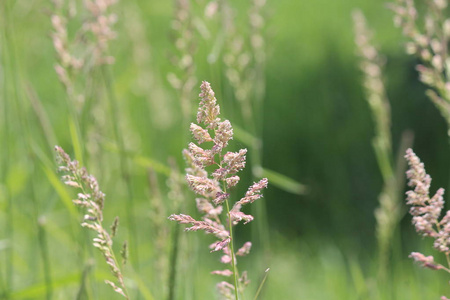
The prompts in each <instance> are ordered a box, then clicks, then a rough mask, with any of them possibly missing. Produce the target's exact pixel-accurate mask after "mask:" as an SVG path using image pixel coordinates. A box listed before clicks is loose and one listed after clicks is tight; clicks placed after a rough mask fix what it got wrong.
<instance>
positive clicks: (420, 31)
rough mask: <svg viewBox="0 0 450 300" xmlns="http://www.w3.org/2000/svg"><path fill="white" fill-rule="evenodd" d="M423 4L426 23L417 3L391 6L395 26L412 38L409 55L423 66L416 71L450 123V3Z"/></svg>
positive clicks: (401, 1) (406, 1) (410, 0)
mask: <svg viewBox="0 0 450 300" xmlns="http://www.w3.org/2000/svg"><path fill="white" fill-rule="evenodd" d="M424 5H425V8H426V11H425V15H424V17H423V18H422V19H423V20H419V15H418V12H417V9H416V7H415V5H414V0H396V2H395V4H392V5H391V8H392V10H393V11H394V12H395V17H394V23H395V24H396V25H397V26H399V27H401V28H402V29H403V34H404V35H405V36H406V37H408V38H409V42H408V43H407V44H406V52H407V53H408V54H414V55H416V56H418V57H419V58H420V59H421V61H422V63H423V64H420V65H417V71H419V74H420V80H421V81H422V82H423V83H425V84H427V85H428V86H430V87H432V88H433V89H434V90H429V91H427V94H428V96H429V97H430V99H431V100H432V101H433V102H434V103H435V105H436V106H437V107H438V108H439V110H440V111H441V113H442V114H443V115H444V117H445V118H446V119H447V121H448V122H450V115H449V113H448V110H449V109H450V82H449V81H448V78H447V76H446V75H445V74H446V73H447V72H448V67H449V65H448V62H446V60H447V57H448V51H447V50H448V42H449V39H450V18H448V13H447V8H448V3H447V1H446V0H430V1H426V4H424ZM422 23H423V26H422ZM438 94H439V95H438Z"/></svg>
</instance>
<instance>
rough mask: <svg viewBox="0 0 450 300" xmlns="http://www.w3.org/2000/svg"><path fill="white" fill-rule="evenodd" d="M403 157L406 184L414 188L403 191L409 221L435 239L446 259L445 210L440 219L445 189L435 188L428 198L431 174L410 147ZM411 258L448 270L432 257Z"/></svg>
mask: <svg viewBox="0 0 450 300" xmlns="http://www.w3.org/2000/svg"><path fill="white" fill-rule="evenodd" d="M405 158H406V160H407V161H408V164H409V170H408V171H407V172H406V176H407V177H408V179H409V182H408V185H409V186H410V187H412V188H414V189H413V190H410V191H407V192H406V195H407V198H406V200H407V204H408V205H411V208H410V210H409V212H410V214H411V215H412V216H413V219H412V222H413V224H414V226H415V227H416V231H417V232H418V233H420V234H422V235H423V236H428V237H432V238H434V245H433V246H434V248H436V249H437V250H438V251H440V252H443V253H444V254H445V255H446V257H447V259H448V258H449V255H450V211H447V212H446V214H445V215H444V216H443V217H442V218H441V219H440V220H439V218H440V215H441V212H442V209H443V207H444V200H443V194H444V189H442V188H440V189H438V190H437V191H436V193H435V194H434V196H432V197H431V198H430V184H431V177H430V175H428V174H427V173H426V171H425V167H424V164H423V163H422V162H420V159H419V158H418V157H417V155H416V154H415V153H414V152H413V151H412V150H411V149H408V150H406V155H405ZM410 257H411V258H413V259H414V260H415V261H416V262H419V263H421V264H422V266H423V267H426V268H430V269H433V270H440V269H443V270H446V271H448V272H450V270H448V269H447V268H445V267H444V266H442V265H440V264H438V263H435V262H434V258H433V257H432V256H425V255H423V254H421V253H418V252H413V253H411V255H410Z"/></svg>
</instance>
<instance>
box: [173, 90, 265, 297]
mask: <svg viewBox="0 0 450 300" xmlns="http://www.w3.org/2000/svg"><path fill="white" fill-rule="evenodd" d="M200 88H201V93H200V95H199V96H200V105H199V109H198V113H197V124H191V127H190V129H191V132H192V135H193V137H194V139H195V141H196V143H190V144H189V147H188V150H184V152H183V154H184V156H185V160H186V162H187V164H188V168H187V169H186V172H187V175H186V181H187V182H188V185H189V187H190V188H191V189H192V190H193V191H194V192H195V193H196V194H197V195H199V196H200V197H199V198H197V199H196V202H197V208H198V210H199V212H200V213H202V214H203V217H202V220H201V221H198V220H195V219H194V218H192V217H191V216H188V215H184V214H179V215H171V216H170V217H169V219H170V220H172V221H177V222H178V223H180V224H190V225H191V226H190V227H188V228H186V230H187V231H197V230H203V231H205V232H206V233H209V234H212V235H214V236H215V237H216V238H217V239H218V240H217V241H216V242H214V243H213V244H211V245H210V249H211V252H214V251H220V250H221V251H222V252H223V255H222V257H221V259H220V261H221V262H222V263H224V264H229V265H231V266H232V267H233V269H234V270H236V268H235V264H236V256H244V255H246V254H248V253H249V252H250V248H251V245H252V244H251V243H250V242H246V243H245V244H244V245H243V246H242V247H241V248H240V249H238V250H237V251H236V252H234V253H233V251H232V249H233V247H232V246H233V245H232V243H233V241H232V234H231V231H232V228H230V226H234V225H236V224H238V223H239V222H241V221H243V222H244V224H246V223H248V222H250V221H252V220H253V216H251V215H247V214H245V213H244V212H242V211H241V209H242V207H243V206H244V205H246V204H249V203H253V202H254V201H256V200H257V199H259V198H261V197H262V195H261V191H262V190H263V189H264V188H266V187H267V184H268V181H267V179H266V178H264V179H261V180H260V181H259V182H257V183H254V184H253V185H252V186H250V187H249V189H248V191H247V192H246V194H245V196H244V197H243V198H241V199H240V200H239V201H236V202H235V203H234V205H233V206H232V208H231V209H230V205H229V203H228V201H229V197H230V194H229V192H228V191H229V190H230V189H231V188H233V187H234V186H235V185H236V184H237V183H238V182H239V180H240V178H239V176H238V175H236V174H237V173H238V172H239V171H241V170H242V169H244V167H245V155H246V153H247V150H246V149H241V150H239V151H238V152H226V151H225V148H226V147H227V145H228V142H229V141H230V140H231V139H232V138H233V129H232V127H231V123H230V122H229V121H228V120H224V121H222V120H221V119H220V118H219V117H218V115H219V113H220V108H219V106H218V105H217V100H216V98H215V95H214V92H213V90H212V89H211V86H210V84H209V83H208V82H206V81H204V82H203V83H202V85H201V86H200ZM204 143H210V145H211V146H210V147H201V146H200V145H201V144H204ZM206 168H208V170H211V171H210V172H208V171H206ZM224 204H225V209H224V206H223V205H224ZM221 217H222V219H221ZM225 219H226V221H225ZM223 224H227V226H224V225H223ZM212 274H217V275H222V276H225V277H231V276H232V275H234V276H235V277H236V278H239V279H238V280H236V281H238V282H239V286H240V288H243V287H245V286H246V285H247V284H248V279H247V275H246V272H243V273H242V274H241V276H239V274H235V272H234V271H232V270H229V269H225V270H220V271H213V272H212ZM217 289H218V291H219V293H220V294H221V295H222V296H223V297H224V298H226V299H233V295H234V294H235V285H233V284H231V283H229V282H227V281H222V282H220V283H219V284H218V285H217Z"/></svg>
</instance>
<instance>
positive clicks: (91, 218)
mask: <svg viewBox="0 0 450 300" xmlns="http://www.w3.org/2000/svg"><path fill="white" fill-rule="evenodd" d="M55 151H56V154H57V159H58V164H59V165H60V166H59V170H60V171H62V172H64V173H65V175H63V176H62V177H61V178H62V180H63V182H64V184H66V185H68V186H71V187H73V188H76V189H78V190H79V193H78V197H77V199H75V200H73V203H74V204H75V205H76V206H79V207H81V208H83V209H85V211H86V214H85V215H84V220H83V222H82V223H81V226H83V227H86V228H89V229H91V230H92V231H94V232H96V233H97V236H96V237H95V238H94V239H93V245H94V247H96V248H98V249H99V250H100V252H101V253H102V254H103V256H104V257H105V260H106V264H107V265H108V266H109V269H110V270H111V273H112V274H113V275H114V277H115V278H116V279H117V282H113V281H110V280H105V283H106V284H108V285H110V286H111V287H112V288H113V290H114V291H115V292H116V293H118V294H120V295H122V296H124V297H125V298H126V299H129V296H128V292H127V289H126V287H125V284H124V281H123V275H122V271H121V270H120V265H119V263H118V261H117V259H116V257H115V255H114V251H113V249H112V245H113V240H112V238H113V237H114V235H115V234H116V232H117V228H118V225H119V219H118V218H117V217H116V219H115V220H114V222H113V224H112V226H111V233H108V231H107V230H106V229H105V228H104V227H103V207H104V201H105V194H104V193H103V192H102V191H101V190H100V187H99V185H98V182H97V179H96V178H95V177H94V176H93V175H91V174H89V173H88V172H87V170H86V168H84V167H81V166H80V164H79V163H78V161H76V160H71V158H70V157H69V155H68V154H67V153H66V152H64V150H63V149H62V148H61V147H59V146H56V147H55ZM122 258H123V260H124V261H126V258H127V246H126V244H124V247H123V248H122Z"/></svg>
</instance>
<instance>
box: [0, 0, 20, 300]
mask: <svg viewBox="0 0 450 300" xmlns="http://www.w3.org/2000/svg"><path fill="white" fill-rule="evenodd" d="M1 5H2V7H1V12H2V20H3V22H1V25H2V26H1V27H2V34H1V37H2V39H1V44H0V46H1V51H2V53H0V54H1V58H2V66H3V67H4V69H5V70H4V72H5V74H8V73H9V72H11V67H10V66H9V64H10V63H11V61H10V55H11V54H10V49H9V46H10V45H9V40H10V38H11V37H10V32H8V30H9V26H11V22H10V16H9V14H10V10H11V8H10V5H11V4H10V1H2V2H1ZM2 78H3V82H2V85H3V95H2V97H3V101H1V103H2V111H3V116H2V120H3V124H2V125H3V130H4V133H3V137H4V140H3V145H4V147H3V149H2V153H3V155H2V167H1V170H0V172H1V174H2V181H3V182H4V183H6V178H7V176H8V174H9V172H10V169H11V166H10V164H11V163H12V160H11V154H12V153H14V149H13V146H14V143H10V142H9V141H11V140H12V131H11V126H12V122H11V121H12V120H13V118H12V114H11V113H12V107H11V103H12V99H11V98H12V96H13V95H15V93H16V90H15V85H14V84H12V83H11V82H10V79H11V77H9V76H2ZM5 198H6V201H7V208H6V211H7V220H6V228H5V237H6V240H7V241H8V246H7V248H6V249H5V257H4V260H3V261H4V263H2V265H3V266H4V268H5V269H4V270H2V273H3V272H4V276H5V278H4V283H5V290H4V291H3V293H2V294H3V297H5V299H9V294H10V292H11V290H13V289H14V285H15V284H14V282H13V277H14V275H15V270H14V268H13V263H14V257H13V254H14V234H15V224H14V208H13V203H14V199H13V198H12V193H11V190H10V188H9V186H8V185H6V186H5Z"/></svg>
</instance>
